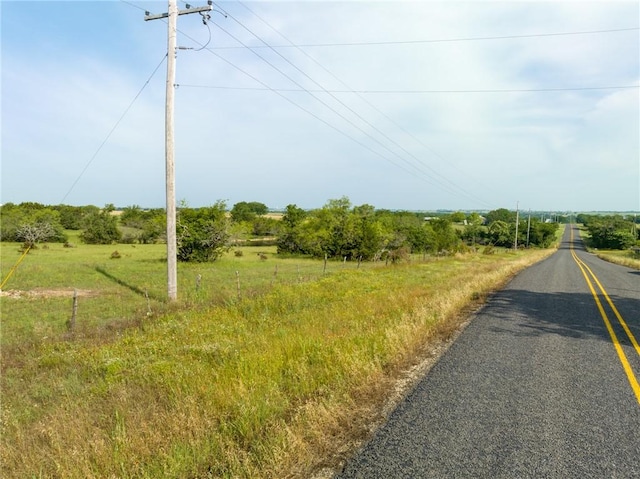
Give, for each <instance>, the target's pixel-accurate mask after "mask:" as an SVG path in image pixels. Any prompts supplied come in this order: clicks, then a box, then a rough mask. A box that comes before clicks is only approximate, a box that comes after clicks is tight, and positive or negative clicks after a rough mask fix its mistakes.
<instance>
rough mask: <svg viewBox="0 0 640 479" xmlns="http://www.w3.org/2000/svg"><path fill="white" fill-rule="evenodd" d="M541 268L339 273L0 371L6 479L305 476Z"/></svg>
mask: <svg viewBox="0 0 640 479" xmlns="http://www.w3.org/2000/svg"><path fill="white" fill-rule="evenodd" d="M545 254H548V253H547V252H533V253H518V254H496V255H491V256H486V255H469V256H465V257H458V258H449V259H440V260H437V261H432V262H427V263H420V264H411V265H404V266H394V267H389V268H380V269H370V270H351V271H344V272H338V273H334V274H331V275H328V276H326V277H324V278H322V279H320V280H318V281H314V282H309V283H300V284H281V285H275V286H274V287H273V288H272V289H271V290H270V291H268V292H265V293H264V294H261V295H258V296H255V297H253V298H247V299H239V300H237V301H235V302H231V303H228V304H227V305H226V306H224V305H219V306H212V307H210V308H198V309H197V310H189V309H179V310H177V311H174V312H172V313H171V314H167V315H165V316H163V317H160V318H157V319H155V320H154V321H153V322H151V323H147V324H145V326H144V328H134V329H128V330H124V331H122V332H121V333H119V334H120V336H119V339H117V340H115V341H112V342H110V343H103V344H91V343H90V342H87V341H81V342H78V341H73V340H66V341H55V342H48V343H42V344H41V345H40V346H39V347H38V348H34V349H30V350H29V351H31V353H30V354H31V355H30V356H29V357H23V358H21V360H20V361H17V360H15V358H9V359H10V360H9V361H7V362H6V363H5V359H7V358H4V357H3V363H4V365H3V377H2V390H3V398H2V415H1V418H2V428H3V430H2V476H3V477H7V478H11V477H16V478H18V477H20V478H22V477H64V478H76V477H77V478H90V477H101V478H103V477H139V478H155V477H180V478H197V477H202V478H204V477H229V478H231V477H234V478H235V477H238V478H261V477H263V478H271V477H274V478H275V477H308V476H309V475H311V474H312V472H313V471H314V470H317V469H318V468H320V467H325V466H327V467H329V466H332V465H335V464H336V463H337V462H339V461H340V460H341V459H342V458H343V457H345V455H347V454H348V452H349V450H350V449H351V448H352V447H353V445H354V444H356V443H357V441H359V440H361V439H363V438H364V437H366V436H367V435H368V434H369V433H370V432H371V431H370V429H371V426H370V425H371V421H372V420H374V419H375V418H376V417H377V416H379V413H377V411H379V410H380V408H381V406H382V405H384V403H385V401H386V399H387V398H388V396H389V395H390V394H392V392H393V390H394V384H395V381H396V380H397V379H398V378H399V377H401V376H402V372H403V370H405V369H406V368H408V367H409V366H411V365H413V364H415V363H416V362H418V361H419V360H420V358H421V355H423V354H425V345H426V344H428V343H429V342H430V341H432V340H434V339H435V338H438V337H443V336H445V337H446V336H447V335H449V334H451V332H452V331H453V330H455V329H456V328H457V326H458V324H459V322H460V318H461V313H462V312H463V311H464V310H465V308H468V307H469V305H470V304H471V303H473V302H474V301H477V300H478V299H481V298H483V297H484V296H485V295H486V294H488V293H489V292H490V291H491V290H493V289H495V288H497V287H498V286H499V285H501V284H502V283H503V282H504V281H505V280H506V279H507V278H509V277H511V276H512V275H513V274H514V273H515V272H516V271H518V270H520V269H522V268H523V267H525V266H527V265H529V264H531V263H533V262H535V261H537V260H539V259H540V258H541V257H542V256H544V255H545ZM7 365H10V366H7Z"/></svg>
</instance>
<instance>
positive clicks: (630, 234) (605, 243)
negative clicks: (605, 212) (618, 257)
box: [586, 215, 636, 249]
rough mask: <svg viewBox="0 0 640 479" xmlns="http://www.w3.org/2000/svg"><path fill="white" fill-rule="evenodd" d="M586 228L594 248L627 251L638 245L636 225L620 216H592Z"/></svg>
mask: <svg viewBox="0 0 640 479" xmlns="http://www.w3.org/2000/svg"><path fill="white" fill-rule="evenodd" d="M586 227H587V229H588V230H589V234H590V235H591V240H590V242H591V246H593V247H594V248H604V249H627V248H630V247H631V246H633V245H634V244H635V243H636V237H635V231H634V229H635V225H634V223H633V222H632V221H627V220H625V219H623V218H622V217H621V216H619V215H615V216H600V217H599V216H591V217H589V218H588V219H587V222H586Z"/></svg>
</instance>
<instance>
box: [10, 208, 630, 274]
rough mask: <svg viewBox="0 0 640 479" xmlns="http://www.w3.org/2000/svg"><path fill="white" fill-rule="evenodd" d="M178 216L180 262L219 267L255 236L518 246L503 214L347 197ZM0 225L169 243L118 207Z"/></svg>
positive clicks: (330, 242)
mask: <svg viewBox="0 0 640 479" xmlns="http://www.w3.org/2000/svg"><path fill="white" fill-rule="evenodd" d="M177 211H178V213H177V222H176V233H177V241H178V259H179V260H180V261H195V262H203V261H214V260H216V259H217V258H219V257H220V255H222V254H223V253H224V252H225V251H228V250H229V248H231V247H232V246H234V245H238V244H243V242H247V241H250V240H252V239H256V238H263V239H264V238H268V241H270V242H271V243H272V244H276V245H277V249H278V253H279V254H282V255H305V256H311V257H317V258H325V257H326V258H339V259H346V260H358V261H360V260H362V261H370V260H380V259H385V260H391V261H396V260H400V259H402V258H404V257H407V256H408V255H409V254H412V253H413V254H451V253H456V252H463V251H468V250H469V249H470V248H477V247H482V246H489V247H492V246H500V247H513V246H514V244H515V243H516V237H515V235H516V213H515V212H514V211H510V210H507V209H504V208H501V209H497V210H493V211H490V212H488V213H487V214H486V215H485V216H481V215H480V214H479V213H477V212H473V213H469V214H466V213H463V212H454V213H448V214H434V215H429V216H427V215H425V213H417V212H410V211H391V210H385V209H376V208H374V207H373V206H371V205H368V204H363V205H359V206H354V205H352V204H351V201H350V200H349V199H348V198H347V197H342V198H339V199H331V200H329V201H327V203H326V204H325V205H324V206H322V207H321V208H318V209H314V210H304V209H302V208H300V207H298V206H297V205H295V204H290V205H288V206H287V207H286V208H285V210H284V212H283V214H282V215H281V217H280V218H278V219H276V218H273V217H270V216H268V215H267V213H268V211H269V210H268V208H267V206H266V205H264V204H263V203H259V202H245V201H242V202H239V203H236V204H235V205H233V207H232V208H231V209H229V208H228V207H227V204H226V202H224V201H217V202H216V203H214V204H213V205H211V206H207V207H201V208H192V207H189V205H188V204H186V203H184V202H183V203H181V204H180V205H179V206H178V209H177ZM0 221H1V222H2V228H1V230H0V235H1V236H0V239H2V241H20V242H23V243H24V245H25V246H34V245H36V244H38V243H40V242H47V241H49V242H67V241H68V235H67V233H66V230H79V231H80V234H79V238H80V240H81V241H83V242H84V243H87V244H113V243H143V244H149V243H158V242H164V241H165V239H166V238H165V237H166V216H165V210H164V209H162V208H156V209H143V208H141V207H140V206H137V205H133V206H128V207H126V208H123V209H121V210H119V211H116V208H115V206H114V205H112V204H108V205H105V207H103V208H98V207H96V206H69V205H55V206H45V205H42V204H39V203H21V204H19V205H15V204H12V203H7V204H5V205H3V206H2V207H1V208H0ZM556 231H557V224H556V223H549V222H543V221H540V220H539V219H537V218H524V217H521V218H520V219H519V222H518V227H517V233H518V238H517V244H518V246H533V247H543V248H544V247H548V246H550V245H551V244H552V242H553V241H554V239H555V234H556ZM623 244H627V243H623Z"/></svg>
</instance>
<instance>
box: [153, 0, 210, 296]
mask: <svg viewBox="0 0 640 479" xmlns="http://www.w3.org/2000/svg"><path fill="white" fill-rule="evenodd" d="M208 3H209V4H208V5H207V6H206V7H197V8H191V6H190V5H189V4H187V8H186V9H185V10H178V4H177V0H169V6H168V9H167V13H161V14H158V15H151V14H150V13H149V12H145V14H144V19H145V21H148V20H157V19H160V18H166V19H167V24H168V26H169V29H168V33H167V100H166V104H165V168H166V195H167V293H168V296H169V300H170V301H175V300H176V299H178V247H177V238H176V177H175V159H174V157H175V142H174V123H173V114H174V103H175V82H176V56H177V53H178V48H177V40H176V35H177V26H178V16H179V15H185V14H188V13H199V12H207V11H210V10H212V9H213V6H212V1H211V0H209V2H208Z"/></svg>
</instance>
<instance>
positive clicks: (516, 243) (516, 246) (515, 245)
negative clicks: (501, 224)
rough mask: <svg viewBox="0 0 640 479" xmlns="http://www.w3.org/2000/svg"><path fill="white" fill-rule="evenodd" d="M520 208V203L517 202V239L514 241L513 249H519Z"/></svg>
mask: <svg viewBox="0 0 640 479" xmlns="http://www.w3.org/2000/svg"><path fill="white" fill-rule="evenodd" d="M519 207H520V202H519V201H518V202H516V238H515V239H514V240H513V249H515V250H517V249H518V221H520V215H519V210H518V208H519Z"/></svg>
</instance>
